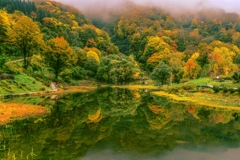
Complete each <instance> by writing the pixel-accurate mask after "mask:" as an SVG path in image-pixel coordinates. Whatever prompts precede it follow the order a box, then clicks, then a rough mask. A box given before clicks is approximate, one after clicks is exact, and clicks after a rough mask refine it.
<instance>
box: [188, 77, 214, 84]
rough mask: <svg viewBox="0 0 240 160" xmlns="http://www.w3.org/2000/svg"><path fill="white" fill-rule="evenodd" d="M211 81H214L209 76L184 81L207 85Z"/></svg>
mask: <svg viewBox="0 0 240 160" xmlns="http://www.w3.org/2000/svg"><path fill="white" fill-rule="evenodd" d="M212 82H214V81H213V80H212V79H211V78H199V79H194V80H191V81H189V82H186V83H185V84H194V85H207V84H209V83H212Z"/></svg>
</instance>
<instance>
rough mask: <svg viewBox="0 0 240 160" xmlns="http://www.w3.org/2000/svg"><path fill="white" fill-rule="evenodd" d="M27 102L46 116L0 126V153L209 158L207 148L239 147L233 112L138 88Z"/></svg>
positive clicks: (212, 153) (56, 156)
mask: <svg viewBox="0 0 240 160" xmlns="http://www.w3.org/2000/svg"><path fill="white" fill-rule="evenodd" d="M36 98H38V97H36ZM15 101H17V100H16V99H15ZM22 101H26V100H22ZM32 101H35V102H37V103H38V104H41V105H46V106H48V107H49V108H51V111H52V114H51V115H49V116H46V117H41V118H38V119H29V120H24V121H20V122H16V123H14V124H11V125H8V126H7V127H6V126H5V127H3V128H2V129H1V130H0V140H1V141H0V157H4V158H5V159H8V158H11V156H12V157H13V156H14V157H15V158H16V159H26V158H35V159H52V160H54V159H56V160H59V159H153V160H154V159H190V158H191V159H193V158H192V157H194V156H195V158H194V159H197V158H199V159H200V158H201V157H203V159H209V157H210V159H211V156H213V157H218V155H219V154H218V152H215V151H216V150H215V151H212V150H211V148H216V149H219V148H221V149H222V148H224V149H225V150H226V151H228V149H229V151H231V153H232V151H235V150H234V149H232V148H239V147H240V143H239V142H240V134H239V133H240V123H239V120H238V116H239V113H238V112H233V111H224V110H216V109H215V110H213V109H209V108H204V107H201V106H196V105H194V104H184V103H174V102H171V101H169V100H168V99H166V98H163V97H157V96H153V95H151V93H150V92H145V91H144V90H141V89H140V90H131V91H130V90H127V89H111V88H100V89H99V90H97V91H94V92H90V93H74V94H69V95H66V96H62V97H61V96H60V97H58V99H57V100H56V99H51V97H44V98H43V100H42V101H40V100H39V99H38V100H32V99H31V102H32ZM189 148H191V149H189ZM204 149H205V150H204ZM237 150H238V149H237ZM180 153H181V154H180ZM223 154H224V152H222V156H221V157H224V155H223ZM234 154H235V155H236V153H235V152H234ZM178 155H179V156H178ZM181 155H182V156H185V157H181ZM187 156H189V157H187ZM196 157H197V158H196ZM232 158H234V157H232Z"/></svg>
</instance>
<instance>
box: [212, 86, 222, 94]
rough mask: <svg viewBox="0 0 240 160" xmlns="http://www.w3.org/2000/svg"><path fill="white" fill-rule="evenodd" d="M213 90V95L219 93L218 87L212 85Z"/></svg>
mask: <svg viewBox="0 0 240 160" xmlns="http://www.w3.org/2000/svg"><path fill="white" fill-rule="evenodd" d="M213 90H214V92H215V93H217V92H219V91H220V87H219V86H217V85H214V86H213Z"/></svg>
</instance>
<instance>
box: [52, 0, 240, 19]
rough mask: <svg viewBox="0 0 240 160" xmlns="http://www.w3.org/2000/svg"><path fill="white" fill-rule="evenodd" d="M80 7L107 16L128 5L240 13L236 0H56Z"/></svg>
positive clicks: (88, 12)
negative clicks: (221, 10)
mask: <svg viewBox="0 0 240 160" xmlns="http://www.w3.org/2000/svg"><path fill="white" fill-rule="evenodd" d="M56 1H58V2H61V3H64V4H68V5H71V6H74V7H76V8H78V9H80V10H81V11H82V12H83V13H84V14H85V15H86V16H88V17H92V16H98V17H103V18H106V19H107V18H108V16H109V13H112V12H122V11H124V10H127V9H128V8H130V7H129V6H134V5H140V6H150V7H160V8H164V9H167V10H168V11H170V12H172V13H179V12H188V11H192V12H194V11H199V10H202V9H214V8H215V9H223V10H225V11H226V12H237V13H240V10H239V9H238V6H240V1H237V0H161V1H160V0H115V1H113V0H104V1H102V0H88V1H86V0H56Z"/></svg>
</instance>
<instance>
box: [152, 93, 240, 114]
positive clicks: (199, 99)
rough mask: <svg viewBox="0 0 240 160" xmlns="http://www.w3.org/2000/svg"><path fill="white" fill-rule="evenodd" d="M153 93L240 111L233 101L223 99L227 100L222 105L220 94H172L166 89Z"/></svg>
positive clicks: (177, 99)
mask: <svg viewBox="0 0 240 160" xmlns="http://www.w3.org/2000/svg"><path fill="white" fill-rule="evenodd" d="M151 94H153V95H156V96H162V97H166V98H169V99H171V100H173V101H177V102H185V103H186V102H189V103H194V104H196V105H202V106H205V107H211V108H213V109H216V108H218V109H227V110H235V111H240V106H234V105H232V104H231V102H228V101H227V100H225V101H223V102H225V105H222V104H221V103H220V100H219V99H221V98H222V97H221V96H220V95H214V94H205V95H204V96H203V94H202V97H200V96H201V93H197V94H196V95H194V94H193V95H192V96H188V95H184V96H179V95H177V94H171V93H167V92H165V91H156V92H152V93H151ZM211 95H212V97H211ZM196 97H197V98H196ZM206 97H210V99H209V100H206V99H204V98H206ZM221 101H222V100H221ZM219 103H220V104H219Z"/></svg>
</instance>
